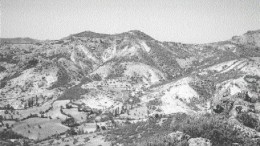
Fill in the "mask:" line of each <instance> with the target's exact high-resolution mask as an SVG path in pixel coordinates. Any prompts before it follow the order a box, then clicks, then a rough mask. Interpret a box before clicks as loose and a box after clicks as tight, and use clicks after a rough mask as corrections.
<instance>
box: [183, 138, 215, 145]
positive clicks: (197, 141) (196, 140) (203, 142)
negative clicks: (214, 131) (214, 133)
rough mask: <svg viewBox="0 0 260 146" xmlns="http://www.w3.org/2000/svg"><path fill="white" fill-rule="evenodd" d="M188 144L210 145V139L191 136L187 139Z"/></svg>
mask: <svg viewBox="0 0 260 146" xmlns="http://www.w3.org/2000/svg"><path fill="white" fill-rule="evenodd" d="M188 143H189V146H211V145H212V144H211V142H210V140H208V139H206V138H201V137H198V138H191V139H189V141H188Z"/></svg>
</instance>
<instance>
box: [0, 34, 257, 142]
mask: <svg viewBox="0 0 260 146" xmlns="http://www.w3.org/2000/svg"><path fill="white" fill-rule="evenodd" d="M259 48H260V30H256V31H248V32H247V33H245V34H243V35H241V36H234V37H232V38H231V39H230V40H227V41H222V42H215V43H208V44H182V43H175V42H160V41H157V40H155V39H154V38H152V37H151V36H149V35H147V34H145V33H143V32H141V31H138V30H131V31H128V32H124V33H120V34H99V33H95V32H91V31H84V32H81V33H77V34H72V35H69V36H67V37H64V38H62V39H60V40H47V41H38V40H34V39H30V38H14V39H1V45H0V81H1V83H0V100H1V102H0V108H1V110H0V112H1V116H2V117H0V120H1V121H0V123H1V124H2V126H1V127H0V131H1V132H2V134H3V133H4V132H6V131H8V132H9V134H11V135H12V136H11V137H23V138H28V139H30V140H29V141H27V140H25V141H26V142H29V143H30V144H33V143H35V142H40V141H42V144H41V145H49V144H50V143H49V142H50V141H52V140H53V138H54V135H57V134H59V135H61V136H62V137H63V138H64V139H67V140H69V139H70V138H71V136H66V135H64V133H67V134H69V135H73V134H79V133H81V134H83V133H86V132H91V131H94V133H91V134H83V135H79V136H78V137H77V139H78V140H79V139H84V138H86V137H90V135H92V136H93V135H96V134H97V131H99V130H101V131H107V133H106V134H104V135H100V136H97V139H102V138H104V137H106V139H107V140H108V141H109V142H107V141H104V140H100V142H101V143H103V144H104V145H105V144H108V143H109V144H110V143H113V142H116V143H138V144H142V143H143V142H144V141H147V140H148V139H153V136H155V135H154V133H151V132H152V131H153V130H155V129H153V128H154V127H153V126H155V125H159V127H158V128H159V129H160V128H161V129H162V130H161V132H162V133H164V134H165V133H167V132H168V133H169V132H172V131H169V130H170V129H171V128H169V127H168V128H166V129H164V127H163V125H164V124H166V127H167V126H169V125H171V126H172V127H174V128H176V123H175V122H174V120H173V119H175V118H176V116H178V114H180V113H182V114H184V115H186V116H184V117H185V118H186V119H185V118H184V119H183V120H184V121H185V120H187V119H192V120H194V121H196V120H198V119H196V118H195V119H194V117H193V116H194V115H197V117H200V118H202V121H203V117H201V115H205V114H209V115H211V118H213V119H215V118H217V119H218V118H219V116H221V115H225V117H224V118H225V119H226V117H227V116H228V119H226V121H227V122H229V123H230V124H231V125H235V126H239V128H240V131H239V133H242V134H244V133H248V132H249V133H253V134H251V135H250V136H251V137H254V138H255V137H258V136H260V135H259V129H258V126H256V125H258V124H260V122H259V119H260V114H259V111H260V110H259V103H260V102H259V97H260V94H259V93H260V50H259ZM176 114H177V115H176ZM216 115H217V117H215V116H216ZM245 117H246V118H245ZM211 118H206V119H211ZM152 119H153V120H152ZM246 119H251V120H250V121H246ZM154 120H155V125H153V124H151V121H154ZM199 120H201V119H199ZM223 121H225V120H222V122H223ZM252 121H253V123H252ZM167 123H168V124H167ZM169 123H175V124H169ZM6 124H8V126H6ZM138 124H139V125H138ZM142 124H144V125H143V127H146V128H148V129H149V126H152V127H150V130H149V131H147V130H142V131H138V130H137V129H138V127H139V126H140V125H142ZM208 124H210V123H208ZM28 125H29V126H28ZM252 125H253V126H252ZM131 126H132V128H133V127H134V126H137V127H135V128H137V129H136V131H135V132H134V131H132V132H133V133H134V134H133V133H132V139H131V138H130V139H129V135H127V136H126V137H127V138H126V137H124V134H122V133H121V135H120V134H118V132H119V133H120V130H129V128H131ZM147 126H148V127H147ZM160 126H161V127H160ZM164 126H165V125H164ZM196 126H198V125H196ZM42 127H44V128H43V129H44V130H42ZM155 127H156V126H155ZM184 127H185V126H184ZM184 127H183V126H182V128H184ZM98 128H99V129H98ZM146 128H144V129H146ZM139 129H140V128H139ZM46 130H49V131H50V132H46ZM157 130H158V129H157ZM179 130H180V129H179ZM182 130H183V129H182ZM155 131H156V130H155ZM159 131H160V130H159ZM186 131H187V130H186ZM147 132H148V133H147ZM183 132H185V129H184V131H183ZM145 133H146V134H145ZM117 134H118V135H117ZM128 134H130V133H128ZM187 134H189V135H190V136H193V137H194V138H195V137H201V136H202V137H203V138H208V139H210V140H211V141H212V143H213V144H216V141H214V140H215V139H214V138H212V137H208V135H205V136H203V134H200V135H196V136H194V135H192V133H187ZM3 135H8V134H6V133H5V134H3ZM130 135H131V134H130ZM139 135H140V136H139ZM115 136H117V138H115ZM250 136H249V138H250ZM138 137H139V138H138ZM163 138H165V137H163ZM235 138H237V137H235ZM6 139H8V137H7V136H5V138H3V139H1V140H3V143H4V142H8V141H6ZM9 139H10V137H9ZM120 139H121V140H120ZM124 139H125V140H128V141H125V140H124ZM88 141H89V142H90V143H91V142H93V141H96V138H94V139H93V138H92V139H89V140H88ZM231 141H232V143H235V142H238V143H240V144H241V143H242V142H244V141H242V142H239V141H237V140H235V141H234V140H233V139H232V140H230V141H228V142H229V143H230V142H231ZM63 142H64V141H63ZM58 143H60V142H59V140H55V141H52V144H53V145H59V144H58ZM78 144H80V142H79V143H78ZM73 145H75V144H74V143H73Z"/></svg>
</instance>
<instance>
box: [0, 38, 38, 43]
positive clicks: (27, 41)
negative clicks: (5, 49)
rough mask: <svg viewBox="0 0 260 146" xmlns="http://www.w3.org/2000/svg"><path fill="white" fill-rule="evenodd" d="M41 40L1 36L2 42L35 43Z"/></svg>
mask: <svg viewBox="0 0 260 146" xmlns="http://www.w3.org/2000/svg"><path fill="white" fill-rule="evenodd" d="M37 42H39V40H35V39H32V38H28V37H26V38H0V43H1V44H2V43H6V44H33V43H37Z"/></svg>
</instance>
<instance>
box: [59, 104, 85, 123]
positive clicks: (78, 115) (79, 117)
mask: <svg viewBox="0 0 260 146" xmlns="http://www.w3.org/2000/svg"><path fill="white" fill-rule="evenodd" d="M63 112H64V113H65V114H66V115H70V116H71V117H73V118H74V119H75V120H76V121H77V123H81V122H84V121H86V120H87V113H85V112H79V111H78V108H71V109H63Z"/></svg>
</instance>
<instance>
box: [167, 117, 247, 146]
mask: <svg viewBox="0 0 260 146" xmlns="http://www.w3.org/2000/svg"><path fill="white" fill-rule="evenodd" d="M180 116H181V117H182V119H181V118H179V119H178V118H175V121H174V122H173V123H172V124H171V126H172V130H173V131H175V130H178V131H182V132H184V133H186V134H188V135H190V136H191V137H192V138H195V137H203V138H207V139H209V140H211V142H212V143H213V145H231V144H232V143H239V144H247V143H248V142H249V141H252V140H251V139H250V138H249V137H244V136H243V135H242V132H241V131H239V130H236V129H235V128H234V125H231V124H229V122H228V120H229V119H228V117H226V116H224V115H202V116H188V115H186V116H184V115H179V117H180ZM180 119H181V120H180Z"/></svg>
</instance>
